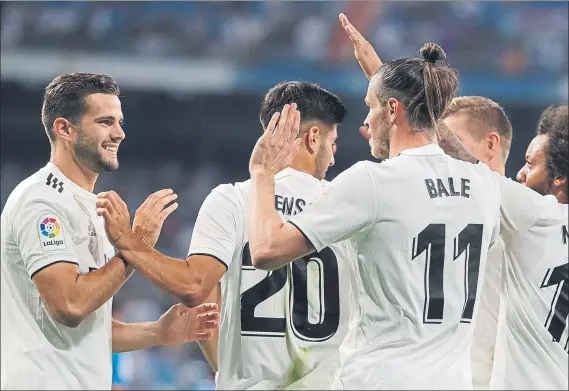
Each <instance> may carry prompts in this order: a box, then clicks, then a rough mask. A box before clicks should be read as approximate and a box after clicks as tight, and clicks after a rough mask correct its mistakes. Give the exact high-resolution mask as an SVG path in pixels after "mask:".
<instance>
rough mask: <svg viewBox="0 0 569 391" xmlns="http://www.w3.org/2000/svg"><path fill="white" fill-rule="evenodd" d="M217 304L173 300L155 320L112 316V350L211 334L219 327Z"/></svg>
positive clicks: (195, 339) (175, 343)
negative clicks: (123, 319)
mask: <svg viewBox="0 0 569 391" xmlns="http://www.w3.org/2000/svg"><path fill="white" fill-rule="evenodd" d="M217 308H218V307H217V304H215V303H206V304H203V305H201V306H199V307H196V308H188V307H186V306H184V305H182V304H176V305H174V306H172V307H171V308H170V309H169V310H168V311H166V312H165V313H164V314H163V315H162V316H161V317H160V319H159V320H157V321H156V322H144V323H123V322H119V321H118V320H115V319H113V331H112V339H113V353H120V352H129V351H133V350H140V349H146V348H148V347H151V346H159V345H179V344H184V343H187V342H192V341H201V340H205V339H208V338H211V337H212V336H213V333H214V332H215V331H216V330H217V328H218V327H219V312H218V311H217Z"/></svg>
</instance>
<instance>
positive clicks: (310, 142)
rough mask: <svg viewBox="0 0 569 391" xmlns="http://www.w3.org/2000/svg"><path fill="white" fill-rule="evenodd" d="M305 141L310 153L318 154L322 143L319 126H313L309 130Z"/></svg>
mask: <svg viewBox="0 0 569 391" xmlns="http://www.w3.org/2000/svg"><path fill="white" fill-rule="evenodd" d="M301 132H302V129H301ZM304 141H305V143H306V149H308V152H310V153H316V152H317V151H318V143H319V142H320V129H318V126H311V127H310V129H308V131H307V132H306V133H305V136H304Z"/></svg>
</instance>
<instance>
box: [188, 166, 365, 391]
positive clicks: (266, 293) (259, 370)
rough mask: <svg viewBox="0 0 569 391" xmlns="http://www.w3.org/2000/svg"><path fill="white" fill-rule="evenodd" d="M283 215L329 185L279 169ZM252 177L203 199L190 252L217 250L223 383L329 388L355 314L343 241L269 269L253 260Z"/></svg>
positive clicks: (279, 206) (277, 191)
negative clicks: (249, 212) (250, 235)
mask: <svg viewBox="0 0 569 391" xmlns="http://www.w3.org/2000/svg"><path fill="white" fill-rule="evenodd" d="M275 183H276V184H275V195H276V196H275V207H276V209H277V210H278V211H279V214H280V216H281V218H282V219H283V220H288V219H289V218H290V217H291V216H293V215H296V214H297V213H300V212H301V211H302V210H303V209H305V208H306V207H308V205H309V204H311V203H312V202H314V201H315V200H316V199H317V198H318V197H319V196H320V195H321V194H322V191H323V190H324V188H325V186H327V182H325V181H320V180H318V179H316V178H314V177H313V176H311V175H309V174H306V173H303V172H300V171H296V170H293V169H291V168H287V169H285V170H283V171H281V172H280V173H279V174H277V176H276V180H275ZM249 184H250V182H249V181H246V182H241V183H236V184H235V185H230V184H226V185H221V186H218V187H217V188H216V189H214V190H213V191H212V192H211V193H210V194H209V196H208V197H207V198H206V200H205V201H204V203H203V205H202V207H201V209H200V212H199V215H198V218H197V221H196V224H195V227H194V231H193V234H192V241H191V244H190V248H189V255H192V254H205V255H209V256H212V257H214V258H217V259H218V260H219V261H220V262H222V263H223V264H225V265H226V266H227V268H228V270H227V272H226V273H225V274H224V276H223V277H222V280H221V287H222V288H221V294H222V305H221V327H220V332H219V350H218V368H219V371H218V376H217V380H216V387H217V389H241V390H242V389H281V388H291V389H327V388H329V387H330V385H331V383H332V381H333V379H334V373H335V371H336V370H337V368H338V365H339V354H338V346H339V345H340V343H341V341H342V340H343V338H344V336H345V334H346V332H347V329H348V324H347V322H348V320H349V311H348V310H349V288H348V287H349V285H350V278H351V277H350V274H349V272H350V271H349V270H348V268H347V264H348V262H347V260H346V257H347V256H348V254H355V252H354V251H353V250H349V249H348V247H347V246H348V245H349V243H347V242H342V243H337V244H332V245H330V246H324V247H322V248H320V249H319V252H318V253H316V254H312V255H309V256H307V257H304V258H302V259H299V260H296V261H294V262H292V263H291V264H288V265H286V266H284V267H282V268H280V269H277V270H274V271H271V272H267V271H263V270H258V269H255V268H254V267H253V265H252V263H251V256H250V252H249V246H248V235H247V215H246V211H247V203H248V196H249Z"/></svg>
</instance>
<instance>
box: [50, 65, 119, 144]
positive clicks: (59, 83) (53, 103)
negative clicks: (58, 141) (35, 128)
mask: <svg viewBox="0 0 569 391" xmlns="http://www.w3.org/2000/svg"><path fill="white" fill-rule="evenodd" d="M91 94H111V95H117V96H118V95H119V94H120V90H119V87H118V85H117V83H116V82H115V80H114V79H113V78H112V77H111V76H107V75H102V74H97V73H64V74H62V75H59V76H57V77H56V78H55V79H53V80H52V81H51V83H49V84H48V86H47V87H46V88H45V93H44V96H43V105H42V109H41V120H42V123H43V126H44V128H45V131H46V133H47V136H48V137H49V139H50V141H51V142H54V141H55V133H54V131H53V121H55V120H56V119H57V118H59V117H61V118H65V119H67V120H68V121H70V122H71V123H74V124H78V123H79V122H80V121H81V117H82V116H83V114H85V111H86V106H85V97H86V96H88V95H91Z"/></svg>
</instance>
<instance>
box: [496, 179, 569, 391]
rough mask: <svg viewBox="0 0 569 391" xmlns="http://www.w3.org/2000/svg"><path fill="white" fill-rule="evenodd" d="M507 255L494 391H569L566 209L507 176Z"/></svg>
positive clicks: (503, 230)
mask: <svg viewBox="0 0 569 391" xmlns="http://www.w3.org/2000/svg"><path fill="white" fill-rule="evenodd" d="M501 187H502V197H503V205H502V223H501V230H500V236H501V238H502V240H503V243H504V251H505V255H506V263H505V287H504V289H503V290H502V296H501V303H500V316H499V327H498V337H497V341H496V353H495V357H494V367H493V371H492V381H491V384H490V388H491V389H509V390H516V389H533V390H536V389H542V390H544V389H547V390H553V389H556V390H567V388H568V386H569V377H568V371H569V356H568V352H569V349H568V342H569V339H568V338H569V335H568V334H569V333H568V331H567V315H568V314H569V283H568V281H567V276H568V253H567V251H568V249H567V241H568V240H569V237H568V232H567V227H568V213H569V211H568V206H567V204H560V203H559V202H558V201H557V199H556V198H555V197H554V196H545V197H544V196H541V195H539V194H538V193H536V192H534V191H533V190H530V189H529V188H526V187H525V186H523V185H520V184H518V183H515V182H513V181H511V180H508V179H505V178H503V179H502V180H501Z"/></svg>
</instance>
